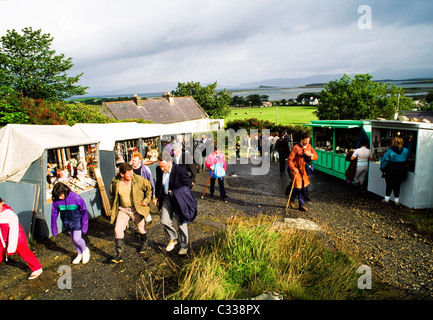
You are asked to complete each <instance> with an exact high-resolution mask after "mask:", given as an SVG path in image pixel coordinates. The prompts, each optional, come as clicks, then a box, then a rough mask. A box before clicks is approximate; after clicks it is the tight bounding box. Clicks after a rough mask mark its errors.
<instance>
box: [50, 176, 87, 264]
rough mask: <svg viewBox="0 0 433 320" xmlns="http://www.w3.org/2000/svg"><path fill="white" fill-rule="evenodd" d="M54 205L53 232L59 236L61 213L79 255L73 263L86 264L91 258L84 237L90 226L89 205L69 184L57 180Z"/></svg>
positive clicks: (53, 193) (52, 215)
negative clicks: (58, 224)
mask: <svg viewBox="0 0 433 320" xmlns="http://www.w3.org/2000/svg"><path fill="white" fill-rule="evenodd" d="M52 199H53V205H52V207H51V232H52V234H53V236H54V237H55V236H57V234H58V229H57V218H58V216H59V215H60V220H62V223H63V226H64V227H65V230H66V231H67V232H68V234H69V236H70V237H71V239H72V243H73V244H74V247H75V250H77V254H78V255H77V257H76V258H75V259H74V260H73V261H72V263H73V264H79V263H80V262H82V263H83V264H86V263H87V262H89V259H90V251H89V248H88V247H87V246H86V242H85V241H84V239H83V234H86V233H87V231H88V228H89V214H88V212H87V206H86V204H85V202H84V200H83V198H81V196H80V195H78V194H76V193H75V192H73V191H72V190H71V189H70V188H69V187H68V186H67V185H65V184H64V183H62V182H57V183H56V184H55V185H54V187H53V191H52Z"/></svg>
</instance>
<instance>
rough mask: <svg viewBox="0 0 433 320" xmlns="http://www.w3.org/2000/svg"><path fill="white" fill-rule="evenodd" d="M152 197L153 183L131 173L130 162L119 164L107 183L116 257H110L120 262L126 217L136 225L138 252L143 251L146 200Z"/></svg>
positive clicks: (113, 260)
mask: <svg viewBox="0 0 433 320" xmlns="http://www.w3.org/2000/svg"><path fill="white" fill-rule="evenodd" d="M151 201H152V185H151V184H150V182H149V180H147V179H144V178H143V177H142V176H139V175H136V174H134V169H133V167H132V165H131V164H129V163H128V162H124V163H122V164H121V165H120V166H119V174H117V175H116V176H115V177H114V178H113V180H112V181H111V184H110V208H111V210H110V214H111V221H110V222H111V223H112V224H113V223H114V222H116V224H115V227H114V237H115V240H114V242H115V247H116V253H117V255H116V257H114V258H113V259H112V260H111V261H112V262H114V263H120V262H122V261H123V244H124V237H125V229H126V227H127V226H128V223H129V220H132V221H133V222H134V223H135V225H136V226H137V228H138V232H139V234H140V240H141V248H140V250H139V252H140V253H145V252H146V251H147V250H148V248H149V246H148V239H147V232H146V228H145V226H146V221H147V220H148V217H149V214H150V207H149V204H150V202H151Z"/></svg>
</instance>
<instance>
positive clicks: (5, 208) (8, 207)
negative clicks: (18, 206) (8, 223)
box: [1, 203, 13, 212]
mask: <svg viewBox="0 0 433 320" xmlns="http://www.w3.org/2000/svg"><path fill="white" fill-rule="evenodd" d="M8 209H9V210H11V211H13V210H12V208H11V206H10V205H8V204H6V203H3V209H2V211H1V212H3V211H5V210H8Z"/></svg>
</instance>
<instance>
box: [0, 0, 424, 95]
mask: <svg viewBox="0 0 433 320" xmlns="http://www.w3.org/2000/svg"><path fill="white" fill-rule="evenodd" d="M432 12H433V1H431V0H413V1H407V0H297V1H293V0H158V1H155V0H152V1H150V0H124V1H114V0H85V1H84V0H0V35H5V34H6V31H7V30H11V29H15V30H17V31H19V30H21V29H22V28H24V27H30V26H31V27H32V28H33V29H42V31H43V32H44V33H50V34H51V36H53V37H54V41H53V44H52V48H53V49H55V50H56V51H57V53H63V54H65V55H66V56H67V57H72V59H73V63H74V68H73V69H72V70H71V74H76V73H81V72H83V73H84V75H83V76H82V78H81V81H80V83H79V84H81V85H85V86H89V87H90V89H89V91H88V92H89V93H92V92H98V91H110V90H115V89H121V88H126V87H130V86H136V85H141V84H151V83H165V82H187V81H199V82H201V83H202V84H205V83H211V82H215V81H217V82H218V84H219V85H223V86H236V85H240V84H243V83H249V82H255V81H258V80H263V79H272V78H303V77H308V76H312V75H316V74H325V75H326V74H342V73H347V74H355V73H367V72H369V73H372V74H374V75H375V77H376V76H377V77H381V78H384V77H391V78H405V77H417V76H422V77H426V76H430V77H433V59H432V57H433V37H432V32H433V18H432ZM168 89H169V90H171V89H174V88H168Z"/></svg>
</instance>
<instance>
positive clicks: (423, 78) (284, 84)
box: [86, 70, 433, 97]
mask: <svg viewBox="0 0 433 320" xmlns="http://www.w3.org/2000/svg"><path fill="white" fill-rule="evenodd" d="M370 74H371V75H372V76H373V77H374V78H373V79H374V81H380V82H393V83H395V84H397V83H400V84H401V83H405V84H407V83H408V82H409V83H417V82H418V83H425V82H431V81H433V72H432V73H431V75H430V72H429V71H428V70H425V72H424V73H419V77H410V76H408V77H403V76H400V77H397V76H396V77H389V76H388V77H386V76H385V72H377V73H375V72H373V73H370ZM388 75H389V74H388ZM429 75H430V76H429ZM342 76H343V74H320V75H313V76H309V77H304V78H275V79H265V80H260V81H253V82H247V83H242V84H239V85H227V84H224V83H218V87H217V90H219V89H228V90H240V89H254V88H263V89H265V88H267V89H273V88H275V89H278V88H296V87H305V86H308V87H314V86H321V85H323V84H325V83H328V82H329V81H333V80H338V79H340V78H341V77H342ZM349 76H351V77H353V76H354V74H349ZM381 76H383V77H381ZM396 79H400V80H396ZM191 81H194V80H191ZM177 84H178V82H174V81H173V82H158V83H147V84H138V85H135V86H130V87H126V88H121V89H116V90H111V91H92V90H90V91H89V93H88V94H87V95H86V96H89V97H116V96H131V97H132V96H133V95H134V94H137V95H139V96H142V97H157V96H161V95H162V94H163V93H164V92H166V91H168V92H170V91H172V90H174V89H176V87H177ZM202 85H208V83H202Z"/></svg>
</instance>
